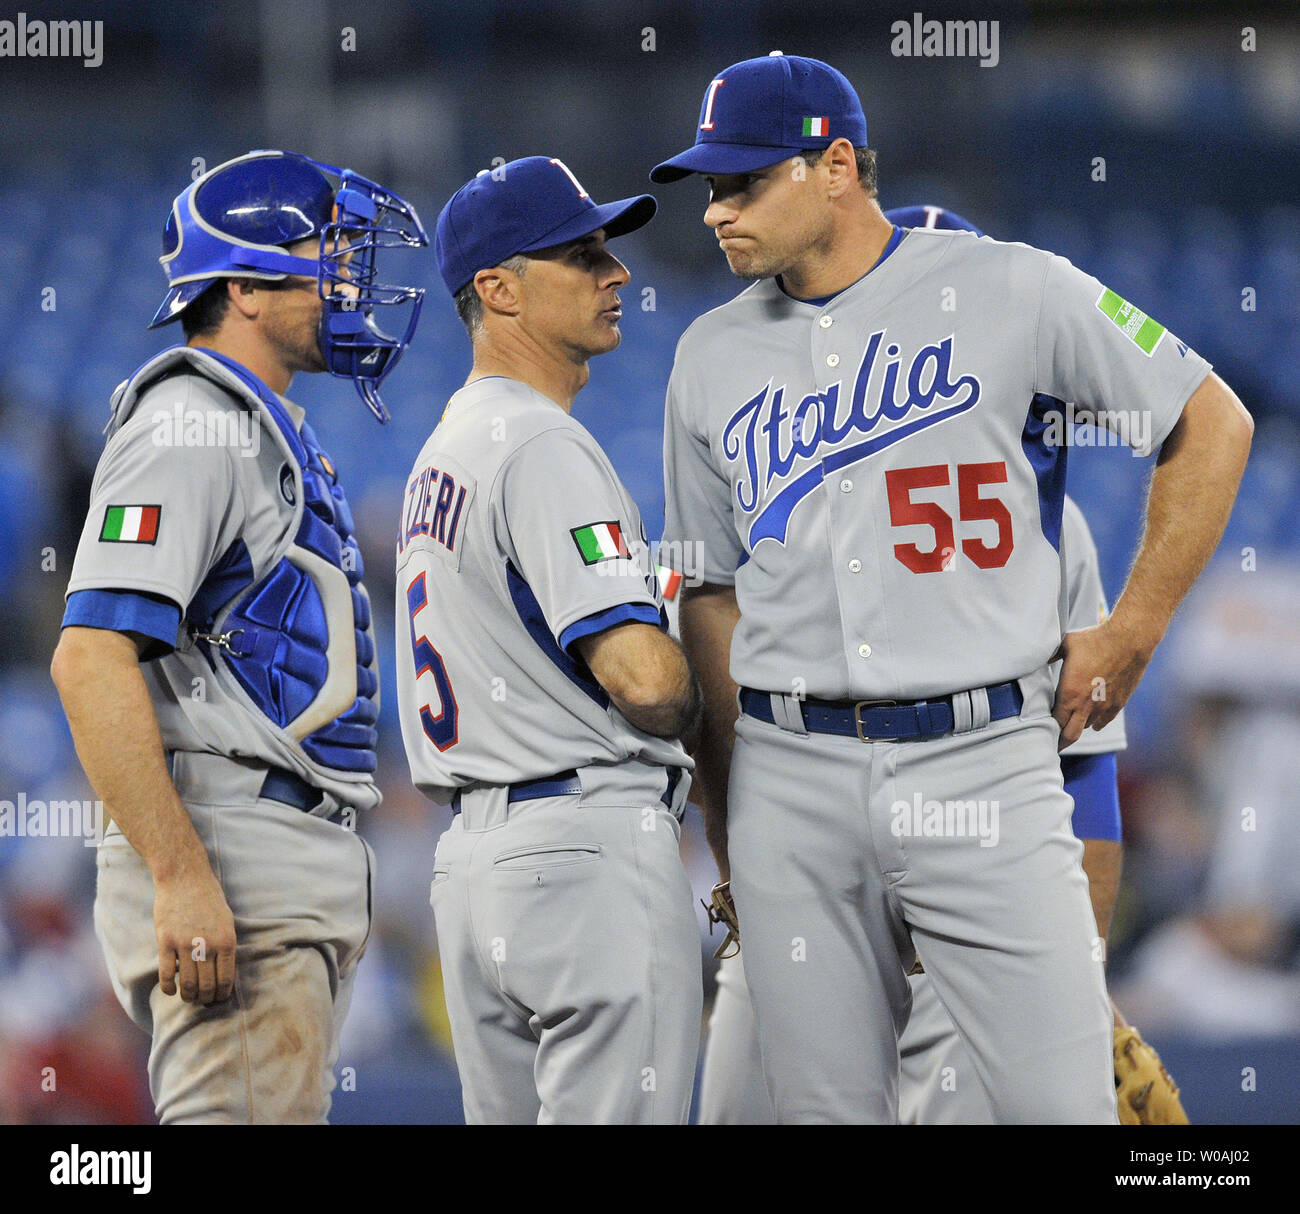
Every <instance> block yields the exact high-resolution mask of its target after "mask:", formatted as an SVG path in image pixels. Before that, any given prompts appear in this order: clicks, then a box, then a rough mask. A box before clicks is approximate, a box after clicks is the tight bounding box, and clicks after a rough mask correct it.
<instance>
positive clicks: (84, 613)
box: [63, 590, 181, 653]
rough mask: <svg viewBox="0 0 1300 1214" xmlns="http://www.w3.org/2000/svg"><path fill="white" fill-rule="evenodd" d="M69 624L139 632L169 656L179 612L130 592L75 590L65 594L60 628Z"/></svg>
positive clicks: (142, 595)
mask: <svg viewBox="0 0 1300 1214" xmlns="http://www.w3.org/2000/svg"><path fill="white" fill-rule="evenodd" d="M69 625H74V626H76V627H78V628H107V629H109V630H110V631H112V632H138V633H140V634H141V635H142V636H147V637H150V638H151V639H152V640H155V641H159V642H161V643H162V644H163V645H165V646H166V647H167V652H168V653H170V652H171V651H172V649H173V648H174V647H175V645H176V632H177V630H178V629H179V628H180V625H181V609H180V608H179V607H177V606H176V604H175V603H169V602H166V601H163V600H160V599H156V598H150V597H149V596H148V595H144V594H138V593H136V592H135V591H132V590H76V591H74V592H73V593H72V594H70V595H68V605H67V607H66V608H65V610H64V612H63V627H64V628H67V627H68V626H69Z"/></svg>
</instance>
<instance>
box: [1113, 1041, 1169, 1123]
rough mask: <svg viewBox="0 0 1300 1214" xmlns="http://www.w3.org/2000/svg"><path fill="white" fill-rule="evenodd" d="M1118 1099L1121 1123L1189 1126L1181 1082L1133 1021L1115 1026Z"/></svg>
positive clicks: (1116, 1094)
mask: <svg viewBox="0 0 1300 1214" xmlns="http://www.w3.org/2000/svg"><path fill="white" fill-rule="evenodd" d="M1115 1100H1116V1103H1117V1104H1118V1105H1119V1121H1120V1125H1187V1114H1186V1113H1184V1112H1183V1106H1182V1102H1181V1101H1179V1099H1178V1087H1177V1085H1176V1084H1175V1083H1174V1081H1173V1080H1172V1079H1170V1078H1169V1072H1168V1071H1166V1070H1165V1067H1164V1063H1162V1062H1161V1061H1160V1055H1159V1054H1157V1053H1156V1052H1155V1050H1153V1049H1152V1048H1151V1047H1150V1046H1149V1045H1147V1043H1146V1042H1145V1041H1143V1040H1142V1037H1141V1035H1140V1034H1139V1033H1138V1031H1137V1029H1135V1028H1134V1027H1133V1026H1132V1025H1131V1024H1129V1025H1125V1026H1124V1027H1122V1028H1120V1027H1116V1029H1115Z"/></svg>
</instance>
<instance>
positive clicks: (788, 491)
mask: <svg viewBox="0 0 1300 1214" xmlns="http://www.w3.org/2000/svg"><path fill="white" fill-rule="evenodd" d="M885 332H886V331H885V330H884V329H881V330H880V331H879V332H876V333H872V334H871V336H870V337H869V338H868V339H867V347H866V350H865V351H864V353H863V355H862V362H861V363H860V364H859V365H858V372H857V375H856V376H855V377H854V379H853V383H852V384H851V385H850V386H849V388H848V389H842V381H838V380H837V381H836V382H835V383H833V384H831V385H830V386H829V387H828V388H827V389H826V390H825V391H824V392H820V393H817V392H814V393H811V394H809V395H808V396H805V397H804V398H803V399H802V400H801V401H800V402H799V403H798V404H797V405H796V406H795V407H794V408H793V409H792V410H787V408H786V404H785V391H786V389H785V385H784V384H782V385H781V386H780V387H778V388H775V389H774V388H773V386H772V381H771V380H770V379H769V380H768V381H767V383H766V384H765V385H764V386H763V388H762V389H761V390H760V391H758V392H756V393H755V394H754V395H753V396H751V397H750V398H749V400H747V401H746V402H745V403H744V404H743V405H741V406H740V408H739V409H737V410H736V412H735V413H733V414H732V415H731V417H730V418H729V419H728V420H727V423H726V426H725V427H724V429H723V432H722V450H723V454H724V455H725V456H726V457H727V459H729V460H733V461H741V462H742V467H741V470H740V475H739V476H738V477H737V479H736V504H737V505H738V506H739V507H740V509H741V510H742V511H743V512H744V513H745V514H755V515H756V517H755V518H754V520H753V522H752V523H751V524H750V527H749V540H748V548H749V550H750V551H751V552H752V551H753V550H754V546H755V545H756V544H757V543H758V542H759V541H760V540H765V539H774V540H776V541H777V543H780V544H783V543H785V536H786V528H787V526H788V525H789V522H790V515H791V514H792V513H793V512H794V508H795V507H796V506H797V505H798V504H799V503H800V502H801V501H803V499H804V498H806V497H807V496H808V495H809V494H810V493H812V492H813V490H814V489H816V488H817V486H818V485H820V484H821V483H822V480H823V479H824V478H825V477H826V476H828V475H830V474H831V473H832V472H837V471H839V470H840V469H841V468H846V467H848V466H849V465H850V464H856V463H857V462H859V461H860V460H864V459H866V458H868V457H869V456H872V455H875V454H876V453H877V452H879V451H883V450H885V448H887V447H891V446H893V445H894V444H895V443H899V442H902V441H903V439H905V438H908V437H910V436H911V435H913V434H916V433H918V432H919V431H921V430H924V429H926V428H928V427H930V426H936V425H938V424H939V423H940V422H944V421H947V420H948V419H949V418H950V417H956V416H957V415H958V414H959V413H965V412H966V411H967V410H968V409H973V408H974V407H975V406H976V404H978V403H979V399H980V381H979V377H978V376H976V375H962V376H960V377H959V378H957V379H955V380H954V379H953V377H952V341H953V337H952V334H949V335H948V336H947V337H945V338H944V339H943V340H942V341H940V342H936V343H934V344H933V345H928V346H923V347H922V348H921V349H920V350H919V351H917V353H916V355H915V356H914V357H913V359H912V362H911V365H910V366H909V367H908V368H907V370H906V372H904V371H903V363H902V360H901V359H900V358H899V354H900V349H899V347H898V346H897V345H895V344H893V343H891V344H889V345H888V346H886V347H885V357H884V361H883V363H881V365H880V368H879V374H877V370H878V368H877V357H878V355H879V354H880V347H881V344H882V343H883V341H884V338H885ZM900 380H902V381H903V382H902V384H901V385H900V383H899V381H900ZM900 392H901V393H902V398H901V399H900ZM842 397H847V399H841V398H842ZM858 435H862V436H864V438H863V441H860V442H853V443H850V444H849V445H848V446H842V445H841V444H843V443H844V441H845V440H846V439H850V438H853V437H855V436H858ZM827 447H835V448H836V450H834V451H832V452H830V453H829V454H827V455H825V456H821V457H820V458H819V457H818V453H819V452H820V451H822V450H823V449H825V448H827ZM805 460H814V461H816V462H814V463H813V464H812V466H811V467H807V468H805V469H804V470H803V471H802V472H799V473H798V474H797V475H796V476H795V477H794V479H793V480H789V481H787V482H786V483H785V484H784V485H783V486H782V487H781V488H780V489H779V490H778V491H777V492H776V493H775V494H773V495H771V496H768V494H767V490H768V488H769V486H771V484H772V483H773V481H784V480H786V478H787V477H789V476H790V474H791V473H792V472H793V471H794V470H795V467H796V465H798V464H800V463H801V462H803V461H805ZM764 498H766V499H767V500H766V501H763V499H764ZM760 501H763V504H762V507H761V508H760V506H759V503H760Z"/></svg>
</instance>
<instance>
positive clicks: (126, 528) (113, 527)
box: [99, 506, 162, 544]
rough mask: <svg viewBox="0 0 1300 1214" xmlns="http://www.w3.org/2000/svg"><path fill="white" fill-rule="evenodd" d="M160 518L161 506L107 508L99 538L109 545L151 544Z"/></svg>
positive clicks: (156, 535)
mask: <svg viewBox="0 0 1300 1214" xmlns="http://www.w3.org/2000/svg"><path fill="white" fill-rule="evenodd" d="M161 517H162V507H161V506H109V508H108V509H107V510H105V511H104V525H103V527H102V528H101V529H100V532H99V538H100V539H101V540H104V541H105V542H106V543H110V544H152V543H154V542H155V541H156V540H157V539H158V520H159V519H160V518H161Z"/></svg>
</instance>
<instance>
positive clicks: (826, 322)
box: [817, 316, 835, 329]
mask: <svg viewBox="0 0 1300 1214" xmlns="http://www.w3.org/2000/svg"><path fill="white" fill-rule="evenodd" d="M817 323H818V324H819V325H821V327H822V328H823V329H829V328H830V327H831V325H833V324H834V323H835V321H834V320H832V319H831V317H829V316H821V317H818V319H817Z"/></svg>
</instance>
